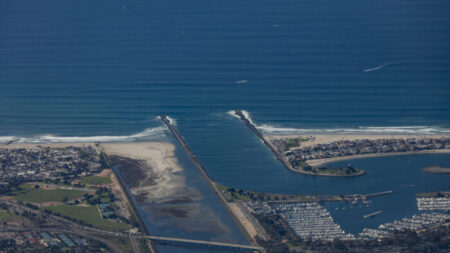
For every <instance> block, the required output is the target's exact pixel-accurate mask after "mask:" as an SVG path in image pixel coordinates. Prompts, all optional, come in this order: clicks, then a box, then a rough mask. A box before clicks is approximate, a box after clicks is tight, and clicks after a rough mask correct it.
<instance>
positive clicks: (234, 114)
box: [227, 110, 256, 126]
mask: <svg viewBox="0 0 450 253" xmlns="http://www.w3.org/2000/svg"><path fill="white" fill-rule="evenodd" d="M241 112H242V115H244V117H246V118H247V119H248V121H249V122H250V123H252V124H253V125H255V123H253V120H252V118H251V117H250V113H249V112H248V111H245V110H241ZM227 113H228V114H230V115H231V116H233V117H235V118H238V119H240V117H239V116H238V115H236V113H235V112H234V111H228V112H227ZM255 126H256V125H255Z"/></svg>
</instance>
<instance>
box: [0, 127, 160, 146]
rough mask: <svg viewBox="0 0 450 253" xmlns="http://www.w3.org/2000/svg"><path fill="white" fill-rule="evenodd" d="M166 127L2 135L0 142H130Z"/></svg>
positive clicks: (152, 135)
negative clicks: (119, 131) (124, 131)
mask: <svg viewBox="0 0 450 253" xmlns="http://www.w3.org/2000/svg"><path fill="white" fill-rule="evenodd" d="M166 129H167V128H165V127H155V128H148V129H145V130H144V131H142V132H139V133H136V134H132V135H118V136H107V135H106V136H56V135H50V134H48V135H39V136H32V137H18V136H0V143H2V144H5V143H9V142H14V143H81V142H97V141H99V142H129V141H140V140H150V139H154V138H157V137H161V136H163V135H164V131H165V130H166Z"/></svg>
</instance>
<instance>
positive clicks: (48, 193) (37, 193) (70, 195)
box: [12, 185, 86, 203]
mask: <svg viewBox="0 0 450 253" xmlns="http://www.w3.org/2000/svg"><path fill="white" fill-rule="evenodd" d="M85 193H86V192H85V191H80V190H65V189H58V190H43V189H38V188H34V187H33V186H31V185H22V186H21V187H20V190H17V191H14V192H13V193H12V195H13V198H14V199H17V200H21V201H26V202H35V203H42V202H53V201H56V202H64V201H67V200H74V199H79V198H81V197H83V194H85Z"/></svg>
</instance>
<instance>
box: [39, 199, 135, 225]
mask: <svg viewBox="0 0 450 253" xmlns="http://www.w3.org/2000/svg"><path fill="white" fill-rule="evenodd" d="M42 209H48V210H50V211H52V212H53V213H59V214H61V216H68V217H70V218H72V219H76V220H82V221H83V222H84V223H86V224H90V225H92V226H95V227H98V228H101V229H105V230H110V231H117V230H122V229H128V228H130V226H129V225H127V224H124V223H117V222H113V221H110V220H106V219H103V218H102V217H101V215H100V213H99V211H98V210H97V206H87V207H85V206H72V205H59V206H48V207H43V208H42Z"/></svg>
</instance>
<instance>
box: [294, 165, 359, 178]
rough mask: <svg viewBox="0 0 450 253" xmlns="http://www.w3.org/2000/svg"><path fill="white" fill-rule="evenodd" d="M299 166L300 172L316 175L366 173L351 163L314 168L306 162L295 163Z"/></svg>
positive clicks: (344, 175)
mask: <svg viewBox="0 0 450 253" xmlns="http://www.w3.org/2000/svg"><path fill="white" fill-rule="evenodd" d="M295 165H297V166H298V167H299V168H300V172H302V173H305V174H311V175H317V176H339V177H348V176H360V175H364V174H366V172H365V171H364V170H360V169H358V168H355V167H353V166H351V165H348V166H347V167H340V168H329V167H322V168H314V167H312V166H310V165H309V164H308V163H306V162H300V163H297V164H295Z"/></svg>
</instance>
